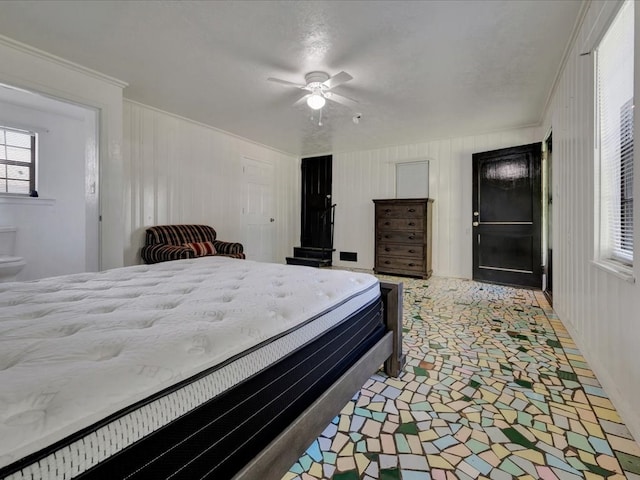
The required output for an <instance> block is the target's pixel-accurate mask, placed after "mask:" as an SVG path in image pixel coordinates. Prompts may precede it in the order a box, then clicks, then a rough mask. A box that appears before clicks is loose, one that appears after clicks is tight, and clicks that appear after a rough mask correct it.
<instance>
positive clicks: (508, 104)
mask: <svg viewBox="0 0 640 480" xmlns="http://www.w3.org/2000/svg"><path fill="white" fill-rule="evenodd" d="M581 5H582V2H581V1H580V0H495V1H494V0H454V1H435V0H434V1H407V2H405V1H298V2H290V1H198V2H192V1H179V2H166V1H110V0H108V1H107V0H105V1H83V2H80V1H58V0H48V1H25V0H20V1H6V0H5V1H0V34H2V35H5V36H8V37H11V38H13V39H15V40H18V41H21V42H24V43H26V44H29V45H32V46H34V47H37V48H39V49H41V50H44V51H47V52H50V53H53V54H55V55H58V56H60V57H63V58H65V59H67V60H71V61H73V62H76V63H79V64H81V65H84V66H86V67H90V68H92V69H94V70H98V71H100V72H102V73H105V74H107V75H110V76H113V77H116V78H119V79H121V80H123V81H125V82H128V83H129V86H128V87H127V88H126V89H125V92H124V94H125V97H127V98H129V99H132V100H135V101H138V102H141V103H144V104H147V105H151V106H154V107H157V108H160V109H162V110H166V111H169V112H172V113H175V114H178V115H182V116H184V117H188V118H191V119H193V120H196V121H199V122H202V123H205V124H208V125H211V126H214V127H216V128H219V129H222V130H225V131H227V132H230V133H233V134H236V135H240V136H242V137H246V138H248V139H251V140H253V141H256V142H259V143H262V144H265V145H268V146H271V147H274V148H277V149H280V150H283V151H285V152H289V153H293V154H296V155H302V156H305V155H312V154H317V153H327V152H337V151H345V150H363V149H368V148H374V147H380V146H384V145H398V144H405V143H412V142H417V141H423V140H426V139H433V138H442V137H447V136H453V135H455V136H462V135H471V134H478V133H485V132H491V131H498V130H504V129H508V128H514V127H522V126H529V125H536V124H538V123H539V121H540V119H541V115H542V113H543V109H544V106H545V102H546V101H547V98H548V96H549V93H550V91H551V88H552V86H553V82H554V79H555V77H556V74H557V72H558V69H559V67H560V63H561V60H562V56H563V53H564V51H565V48H566V46H567V43H568V42H569V39H570V36H571V33H572V30H573V28H574V24H575V22H576V19H577V18H578V15H579V12H580V9H581ZM312 70H322V71H326V72H327V73H329V74H330V75H333V74H336V73H338V72H339V71H341V70H345V71H347V72H348V73H349V74H351V75H352V76H353V80H351V81H350V82H349V83H347V84H344V85H342V86H340V87H337V88H336V92H337V93H342V94H344V95H347V96H349V97H352V98H355V99H357V100H359V102H360V103H359V105H358V106H357V107H356V108H355V109H349V108H347V107H344V106H342V105H338V104H334V103H331V102H328V105H327V107H325V108H324V109H323V117H324V122H323V126H318V125H317V118H315V120H314V121H312V120H311V119H310V116H311V110H310V109H309V108H308V107H307V106H306V105H305V104H302V105H299V106H293V103H294V102H295V101H296V100H297V99H298V98H299V97H300V96H301V94H302V92H301V91H300V90H296V89H294V88H287V87H284V86H282V85H278V84H274V83H271V82H268V81H267V78H268V77H278V78H282V79H285V80H289V81H292V82H296V83H303V80H304V74H305V73H307V72H309V71H312ZM356 112H357V113H361V114H362V121H361V122H360V123H359V124H358V125H355V124H354V123H353V122H352V117H353V115H354V114H355V113H356Z"/></svg>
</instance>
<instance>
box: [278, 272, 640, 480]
mask: <svg viewBox="0 0 640 480" xmlns="http://www.w3.org/2000/svg"><path fill="white" fill-rule="evenodd" d="M385 278H390V277H385ZM400 280H402V282H403V283H404V291H405V296H404V302H403V303H404V350H405V353H406V354H407V365H406V367H405V369H404V371H403V373H402V375H401V376H400V377H399V378H389V377H387V376H385V375H384V374H382V373H379V374H376V375H374V376H372V377H371V378H370V379H369V380H368V381H367V383H366V384H365V385H364V387H363V388H362V390H361V391H360V392H359V393H358V394H356V396H355V397H354V398H353V400H352V401H351V402H349V403H348V404H347V405H346V406H345V407H344V409H343V410H342V412H341V413H340V414H339V415H338V416H337V417H336V418H335V419H334V420H333V422H332V423H331V424H330V425H329V426H328V427H327V428H326V429H325V431H324V432H323V433H322V435H321V436H320V437H319V438H318V439H317V440H315V441H314V442H313V444H312V445H311V446H310V447H309V449H308V450H307V452H306V453H305V454H304V455H303V456H302V458H300V460H299V461H298V462H297V463H296V464H295V465H293V467H292V468H291V470H290V471H289V472H288V473H287V474H286V475H285V476H284V477H283V480H316V479H318V480H319V479H332V480H374V479H379V480H453V479H462V480H467V479H492V480H503V479H504V480H508V479H513V478H518V479H523V480H524V479H532V480H533V479H542V480H574V479H588V480H592V479H594V480H595V479H604V478H607V479H610V480H621V479H624V478H627V479H634V480H640V447H639V446H638V444H637V443H635V442H634V441H633V439H632V437H631V435H630V434H629V431H628V430H627V428H626V427H625V426H624V425H623V424H622V421H621V420H620V417H619V416H618V414H617V413H616V411H615V408H614V407H613V405H612V404H611V402H610V401H609V400H608V399H607V396H606V394H605V393H604V391H603V390H602V387H601V386H600V384H599V383H598V381H597V379H596V378H595V375H594V374H593V372H592V371H591V370H590V368H589V366H588V365H587V363H586V361H585V359H584V357H582V355H581V354H580V352H579V351H578V349H577V348H576V345H575V344H574V342H573V340H572V339H571V338H570V337H569V335H568V333H567V331H566V330H565V328H564V327H563V325H562V323H561V322H560V321H559V319H558V318H557V317H556V315H555V314H554V313H553V310H551V309H550V308H549V306H548V304H547V302H546V300H545V298H544V296H543V295H542V293H541V292H535V291H531V290H521V289H516V288H511V287H504V286H497V285H489V284H482V283H477V282H473V281H469V280H460V279H445V278H431V279H429V280H426V281H425V280H413V279H404V278H403V279H400Z"/></svg>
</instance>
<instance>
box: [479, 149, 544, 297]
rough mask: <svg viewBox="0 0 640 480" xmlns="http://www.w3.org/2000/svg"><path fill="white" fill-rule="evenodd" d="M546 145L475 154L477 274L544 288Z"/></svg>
mask: <svg viewBox="0 0 640 480" xmlns="http://www.w3.org/2000/svg"><path fill="white" fill-rule="evenodd" d="M541 154H542V144H541V143H534V144H530V145H522V146H519V147H512V148H506V149H501V150H494V151H490V152H482V153H474V154H473V214H472V222H473V279H474V280H478V281H484V282H491V283H500V284H505V285H517V286H524V287H532V288H542V244H541V239H542V234H541V232H542V189H541V186H542V180H541V163H542V162H541Z"/></svg>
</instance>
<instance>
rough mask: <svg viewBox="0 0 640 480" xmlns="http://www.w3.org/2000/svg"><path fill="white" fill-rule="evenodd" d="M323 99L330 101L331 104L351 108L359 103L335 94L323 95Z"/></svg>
mask: <svg viewBox="0 0 640 480" xmlns="http://www.w3.org/2000/svg"><path fill="white" fill-rule="evenodd" d="M325 98H326V99H327V100H331V101H332V102H336V103H339V104H341V105H345V106H347V107H353V106H355V105H357V104H358V103H360V102H358V101H357V100H354V99H353V98H349V97H345V96H344V95H339V94H337V93H335V92H328V93H327V95H325Z"/></svg>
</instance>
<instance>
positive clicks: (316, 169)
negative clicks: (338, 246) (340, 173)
mask: <svg viewBox="0 0 640 480" xmlns="http://www.w3.org/2000/svg"><path fill="white" fill-rule="evenodd" d="M331 163H332V156H331V155H324V156H322V157H311V158H303V159H302V212H301V236H300V246H301V247H303V248H322V249H331V248H333V245H332V243H333V239H332V238H331V227H332V225H331V222H332V215H331V214H332V211H331V181H332V169H331Z"/></svg>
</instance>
